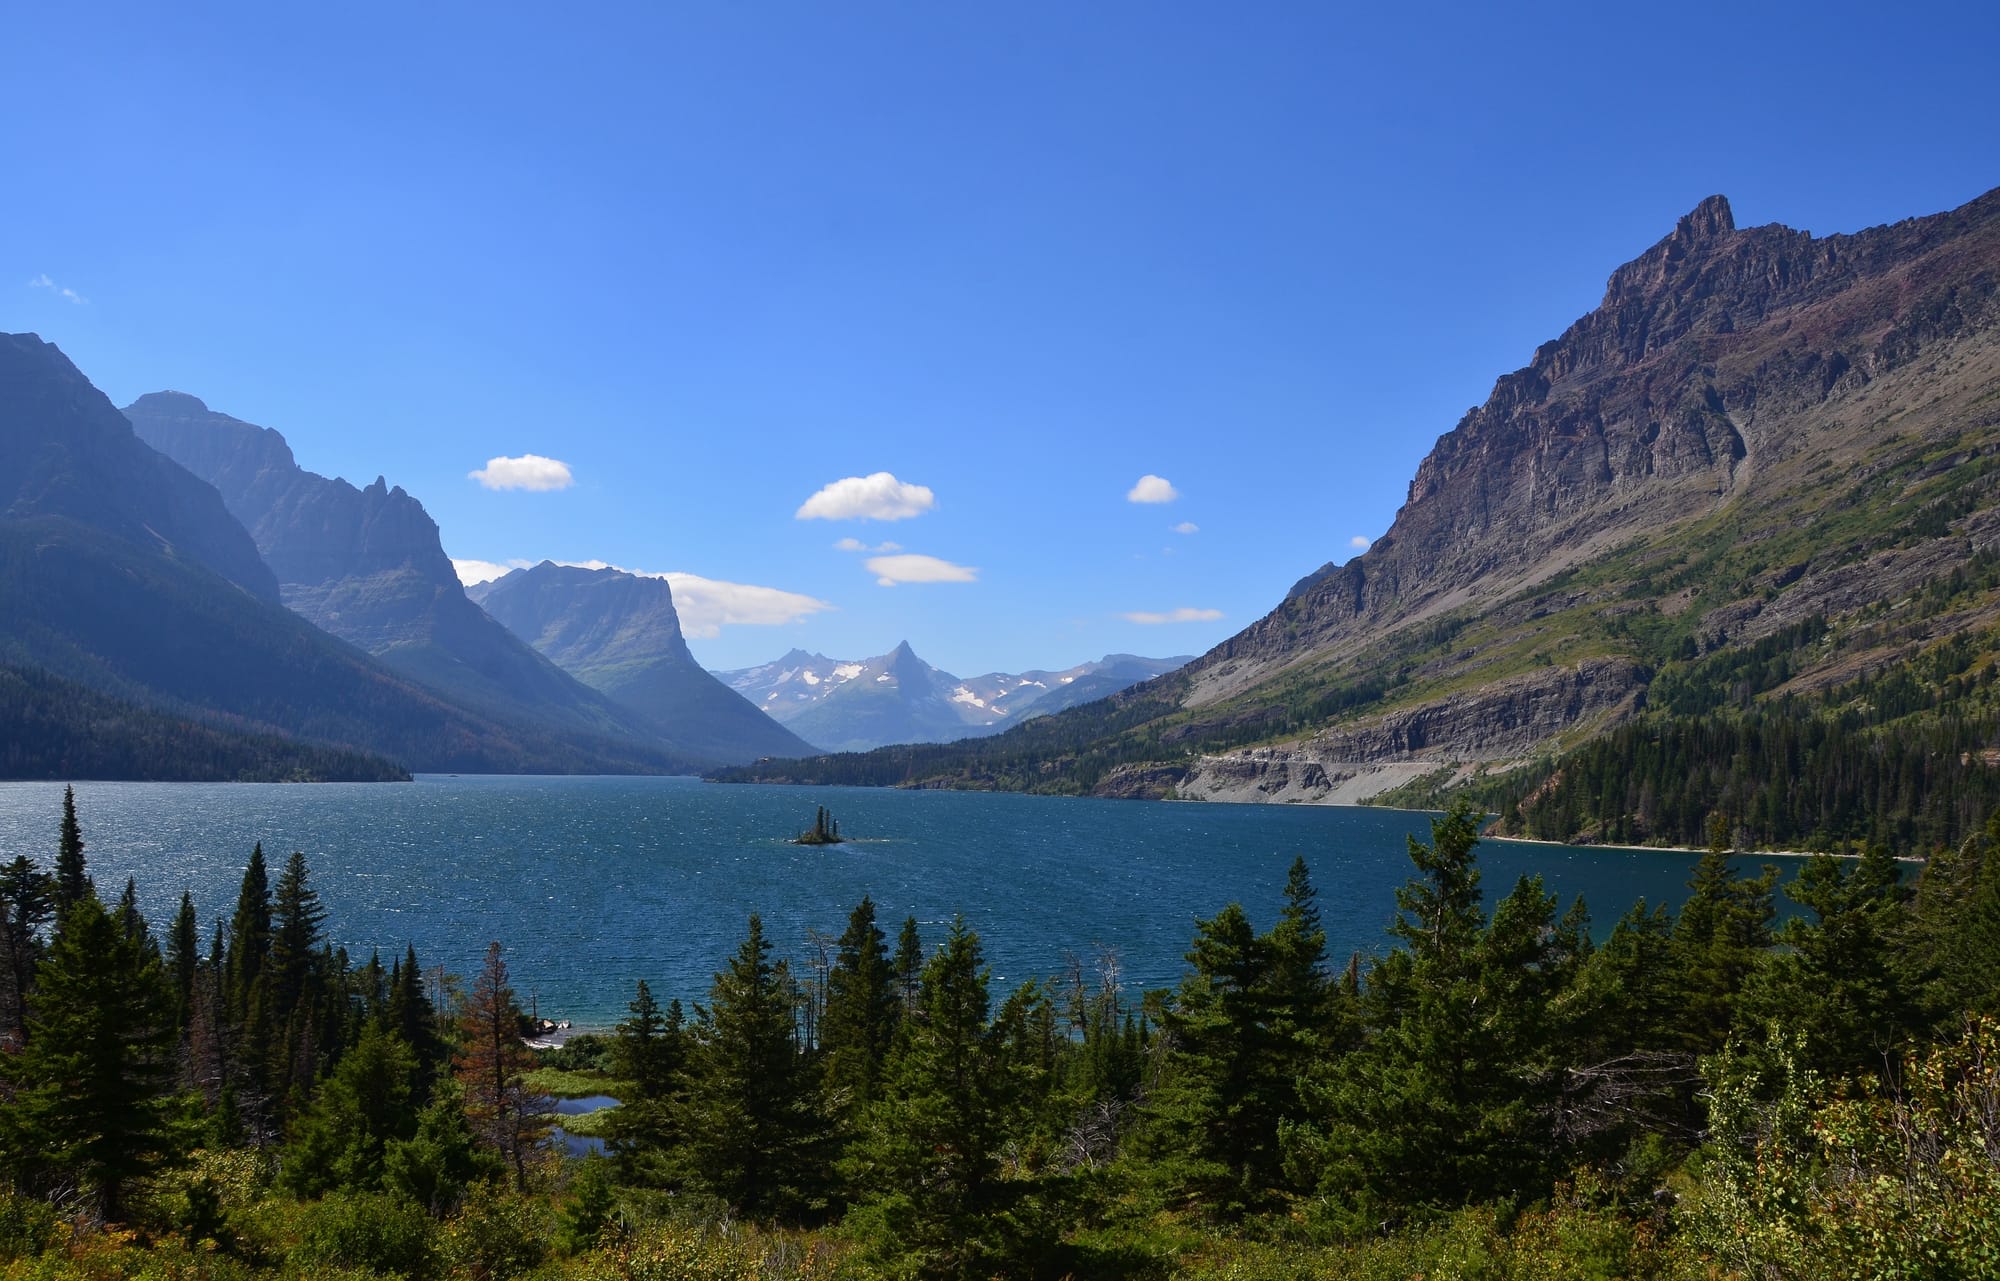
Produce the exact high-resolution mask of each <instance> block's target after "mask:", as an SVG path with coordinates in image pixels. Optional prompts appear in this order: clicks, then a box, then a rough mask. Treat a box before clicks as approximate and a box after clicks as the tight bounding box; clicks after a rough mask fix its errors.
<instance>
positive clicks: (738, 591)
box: [651, 574, 833, 638]
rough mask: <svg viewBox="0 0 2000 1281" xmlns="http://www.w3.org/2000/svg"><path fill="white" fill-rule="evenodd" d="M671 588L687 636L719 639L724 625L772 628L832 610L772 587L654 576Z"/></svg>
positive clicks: (810, 598)
mask: <svg viewBox="0 0 2000 1281" xmlns="http://www.w3.org/2000/svg"><path fill="white" fill-rule="evenodd" d="M651 577H654V578H664V579H666V580H667V582H668V583H669V584H671V585H672V587H673V589H674V610H675V612H677V613H678V614H680V616H681V630H682V631H683V632H686V633H687V634H688V635H689V636H693V637H697V638H707V637H713V636H720V635H721V634H722V629H723V627H725V626H747V627H776V626H779V625H781V624H784V623H796V622H798V621H800V620H801V619H804V618H808V617H810V616H812V615H814V614H817V613H820V612H822V611H824V610H829V609H832V608H833V605H832V604H831V603H830V602H828V601H823V600H820V599H818V598H817V597H813V596H807V595H804V594H802V593H799V592H788V591H784V590H781V589H780V588H776V587H757V586H754V585H752V584H750V583H729V582H724V581H722V580H721V579H719V578H703V577H702V576H701V575H699V574H654V575H651Z"/></svg>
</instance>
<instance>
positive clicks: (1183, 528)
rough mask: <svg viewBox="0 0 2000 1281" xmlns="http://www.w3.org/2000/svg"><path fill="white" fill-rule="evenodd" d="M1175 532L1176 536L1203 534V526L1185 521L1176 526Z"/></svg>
mask: <svg viewBox="0 0 2000 1281" xmlns="http://www.w3.org/2000/svg"><path fill="white" fill-rule="evenodd" d="M1174 532H1175V533H1176V534H1199V533H1200V532H1201V526H1199V525H1197V524H1195V523H1194V522H1193V521H1191V520H1184V521H1182V522H1181V523H1180V524H1178V525H1176V526H1174Z"/></svg>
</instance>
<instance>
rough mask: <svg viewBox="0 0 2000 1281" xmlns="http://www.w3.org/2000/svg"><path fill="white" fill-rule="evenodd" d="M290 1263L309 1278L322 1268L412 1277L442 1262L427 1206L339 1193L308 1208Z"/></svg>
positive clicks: (380, 1196)
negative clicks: (342, 1268) (439, 1260)
mask: <svg viewBox="0 0 2000 1281" xmlns="http://www.w3.org/2000/svg"><path fill="white" fill-rule="evenodd" d="M300 1228H301V1233H300V1240H299V1244H298V1246H297V1248H295V1249H294V1250H293V1251H292V1254H291V1262H292V1263H293V1264H295V1265H297V1266H298V1267H300V1268H301V1269H302V1270H304V1271H305V1272H306V1273H307V1274H308V1275H313V1274H315V1273H316V1272H317V1271H318V1270H320V1269H323V1268H341V1267H344V1268H365V1269H367V1270H368V1271H370V1272H376V1273H383V1274H391V1273H393V1274H397V1275H401V1276H405V1277H411V1278H421V1277H427V1276H430V1275H431V1274H432V1272H433V1270H434V1268H435V1265H436V1262H437V1253H438V1252H437V1243H436V1241H435V1240H434V1239H433V1236H434V1232H435V1227H434V1225H433V1224H432V1223H431V1220H430V1217H429V1216H428V1215H426V1214H425V1213H424V1211H423V1209H422V1207H420V1206H418V1205H417V1204H415V1203H414V1202H412V1201H409V1200H407V1199H405V1198H403V1197H399V1196H394V1195H390V1194H385V1193H374V1192H355V1193H339V1194H335V1195H333V1196H329V1197H327V1198H326V1199H325V1200H323V1201H320V1202H318V1203H317V1204H314V1205H310V1206H307V1207H306V1209H305V1211H304V1213H303V1214H301V1215H300Z"/></svg>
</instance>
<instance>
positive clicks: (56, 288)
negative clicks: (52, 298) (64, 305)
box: [28, 271, 90, 307]
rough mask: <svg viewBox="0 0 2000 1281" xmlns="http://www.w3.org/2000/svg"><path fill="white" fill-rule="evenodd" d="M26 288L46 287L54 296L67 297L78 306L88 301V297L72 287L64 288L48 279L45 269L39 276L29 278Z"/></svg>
mask: <svg viewBox="0 0 2000 1281" xmlns="http://www.w3.org/2000/svg"><path fill="white" fill-rule="evenodd" d="M28 288H30V289H46V290H48V291H49V292H50V293H52V294H54V295H56V296H57V297H58V298H67V299H69V300H70V301H71V302H73V303H75V304H76V305H77V306H79V307H81V306H83V305H84V304H86V303H88V302H89V301H90V299H88V298H86V297H84V296H83V295H82V294H80V293H78V292H77V291H76V290H74V289H65V288H63V287H62V286H61V285H59V284H57V283H56V282H55V281H53V280H50V279H49V273H48V272H46V271H45V272H43V273H42V274H41V275H39V276H36V277H35V278H34V279H33V280H30V281H29V282H28Z"/></svg>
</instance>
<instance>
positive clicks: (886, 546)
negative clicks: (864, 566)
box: [833, 538, 903, 553]
mask: <svg viewBox="0 0 2000 1281" xmlns="http://www.w3.org/2000/svg"><path fill="white" fill-rule="evenodd" d="M833 549H834V550H835V551H838V552H876V553H881V552H899V551H902V550H903V545H902V544H901V543H890V542H881V543H877V544H875V545H874V546H873V547H870V546H869V545H868V544H867V543H864V542H862V541H861V540H860V539H858V538H843V539H841V540H840V541H839V542H837V543H835V544H834V545H833Z"/></svg>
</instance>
